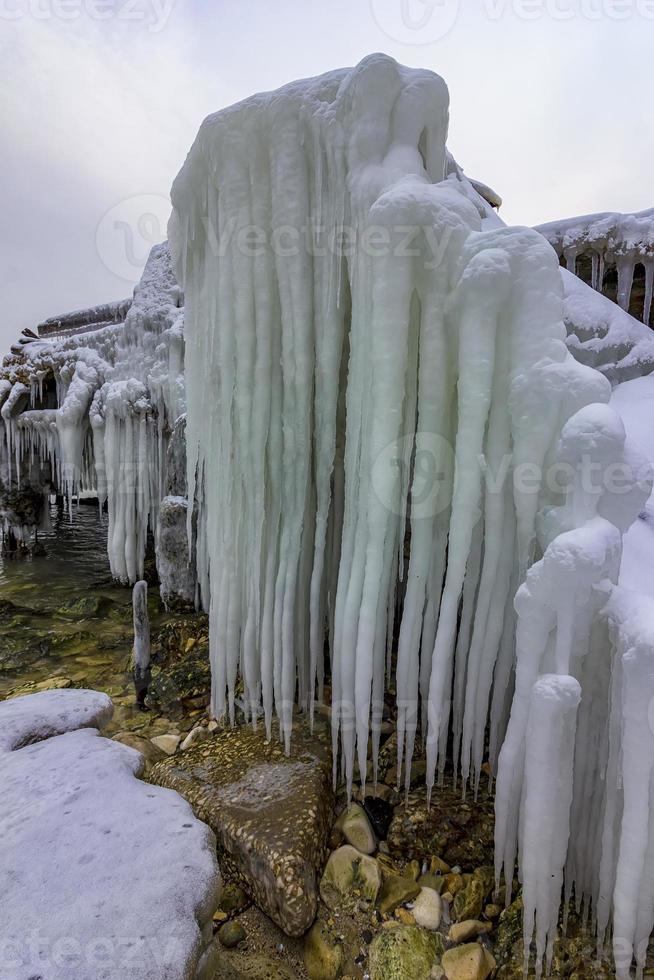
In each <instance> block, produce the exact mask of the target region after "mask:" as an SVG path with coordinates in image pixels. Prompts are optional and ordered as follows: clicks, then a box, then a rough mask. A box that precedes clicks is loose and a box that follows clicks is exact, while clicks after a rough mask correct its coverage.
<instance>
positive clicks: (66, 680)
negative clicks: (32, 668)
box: [4, 677, 73, 701]
mask: <svg viewBox="0 0 654 980" xmlns="http://www.w3.org/2000/svg"><path fill="white" fill-rule="evenodd" d="M72 686H73V682H72V681H71V679H70V677H47V678H46V679H45V680H44V681H27V683H26V684H21V686H20V687H15V688H14V689H13V690H11V691H9V693H8V694H5V696H4V700H5V701H8V700H9V699H10V698H20V697H22V696H23V694H38V693H39V692H40V691H64V690H66V689H67V688H69V687H72Z"/></svg>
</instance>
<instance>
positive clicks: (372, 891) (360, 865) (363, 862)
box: [320, 844, 381, 909]
mask: <svg viewBox="0 0 654 980" xmlns="http://www.w3.org/2000/svg"><path fill="white" fill-rule="evenodd" d="M380 887H381V873H380V870H379V865H378V864H377V862H376V861H375V860H374V858H371V857H368V856H367V855H366V854H361V852H360V851H357V850H356V848H354V847H352V846H351V845H350V844H344V845H343V847H339V848H338V849H337V850H336V851H333V852H332V854H330V856H329V860H328V861H327V864H326V866H325V871H324V873H323V876H322V879H321V881H320V897H321V898H322V900H323V902H324V903H325V905H326V906H327V907H328V908H330V909H338V908H340V907H341V906H342V905H343V904H344V903H345V901H346V899H348V898H350V899H351V898H353V897H356V895H357V894H360V895H363V897H364V898H367V899H369V900H370V901H371V902H374V901H375V899H376V898H377V893H378V892H379V889H380Z"/></svg>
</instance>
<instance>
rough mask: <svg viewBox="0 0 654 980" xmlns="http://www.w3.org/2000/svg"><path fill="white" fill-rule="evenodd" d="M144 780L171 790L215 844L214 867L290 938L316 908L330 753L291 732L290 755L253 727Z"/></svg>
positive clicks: (328, 806) (328, 815)
mask: <svg viewBox="0 0 654 980" xmlns="http://www.w3.org/2000/svg"><path fill="white" fill-rule="evenodd" d="M149 778H150V780H151V781H152V782H154V783H157V784H158V785H161V786H168V787H169V788H170V789H176V790H177V791H178V792H179V793H181V794H182V796H184V797H185V799H187V800H188V801H189V803H190V804H191V806H192V807H193V809H194V812H195V814H196V816H198V817H199V818H200V819H201V820H204V821H205V822H206V823H207V824H209V826H210V827H211V828H212V830H213V831H214V833H215V834H216V837H217V839H218V849H219V861H220V864H221V867H224V870H225V872H226V873H227V874H228V875H229V876H230V877H232V878H235V879H236V880H238V881H239V882H240V884H242V886H243V887H244V888H245V890H246V891H247V892H248V893H249V894H250V895H251V896H252V898H253V899H254V901H255V902H256V904H257V905H258V906H259V908H261V909H262V910H263V911H264V912H266V913H267V915H269V916H270V918H271V919H272V920H273V921H274V922H276V923H277V925H279V926H280V928H281V929H283V930H284V932H286V933H287V934H288V935H290V936H301V935H303V934H304V933H305V932H306V930H307V929H308V928H309V926H310V925H311V923H312V922H313V920H314V918H315V915H316V909H317V905H318V885H317V875H318V873H319V871H320V869H321V868H322V865H323V861H324V858H325V855H326V851H327V847H326V845H327V838H328V835H329V830H330V826H331V822H332V819H333V795H332V788H331V779H332V775H331V753H330V751H329V747H328V745H327V744H326V743H324V742H322V741H320V740H319V739H318V738H317V737H311V736H310V735H309V734H308V733H307V732H306V731H303V730H302V728H301V726H300V725H297V726H296V728H295V730H294V732H293V740H292V743H291V755H290V757H287V756H286V755H285V753H284V747H283V745H282V744H281V743H280V742H279V739H278V738H277V737H276V735H275V736H273V738H272V740H271V741H270V742H267V741H266V738H265V731H264V729H263V728H259V729H258V730H257V731H252V729H251V728H249V727H248V728H245V727H243V728H234V729H228V730H224V731H221V732H216V733H215V735H214V737H213V738H211V740H208V741H206V742H200V743H199V744H198V745H193V746H191V748H190V749H188V750H187V751H186V752H183V753H178V754H177V755H175V756H173V757H172V758H170V759H166V760H165V761H164V762H160V763H159V764H158V765H157V766H155V768H154V769H153V771H152V773H151V774H150V777H149Z"/></svg>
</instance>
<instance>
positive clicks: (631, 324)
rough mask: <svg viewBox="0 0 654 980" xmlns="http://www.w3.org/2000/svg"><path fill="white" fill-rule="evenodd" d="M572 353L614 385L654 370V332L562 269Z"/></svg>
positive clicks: (566, 324)
mask: <svg viewBox="0 0 654 980" xmlns="http://www.w3.org/2000/svg"><path fill="white" fill-rule="evenodd" d="M561 276H562V278H563V289H564V300H563V314H564V322H565V326H566V329H567V332H568V337H567V341H566V343H567V345H568V350H569V351H570V353H571V354H572V355H573V356H574V357H575V358H576V359H577V360H578V361H579V362H580V363H581V364H587V365H588V366H589V367H592V368H595V369H596V370H597V371H601V373H602V374H603V375H604V376H605V377H606V378H608V380H609V381H610V382H611V384H612V385H617V384H620V383H621V382H623V381H628V380H630V379H631V378H638V377H641V376H642V375H645V374H649V373H650V372H651V371H653V370H654V332H653V331H652V330H651V329H650V328H649V327H646V326H645V324H644V323H641V322H640V321H639V320H636V319H635V318H634V317H633V316H630V315H629V314H628V313H627V312H625V310H622V309H620V307H619V306H617V305H616V304H615V303H613V302H611V300H610V299H607V298H606V297H605V296H602V294H601V293H599V292H596V291H595V290H594V289H591V288H590V286H587V285H586V283H584V282H582V280H581V279H579V278H577V276H573V275H572V273H571V272H568V271H567V270H566V269H561Z"/></svg>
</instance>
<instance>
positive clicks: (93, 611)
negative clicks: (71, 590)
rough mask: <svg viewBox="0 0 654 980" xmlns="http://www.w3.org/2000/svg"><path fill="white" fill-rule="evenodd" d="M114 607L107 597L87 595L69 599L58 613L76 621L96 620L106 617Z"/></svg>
mask: <svg viewBox="0 0 654 980" xmlns="http://www.w3.org/2000/svg"><path fill="white" fill-rule="evenodd" d="M112 606H113V602H112V601H111V599H107V598H106V596H97V595H87V596H81V597H80V598H79V599H69V600H68V602H65V603H64V604H63V605H62V606H60V607H59V609H58V610H57V612H58V613H59V614H60V615H62V616H74V617H75V619H95V618H98V617H100V616H105V615H106V614H107V612H108V611H109V610H110V609H111V607H112Z"/></svg>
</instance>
